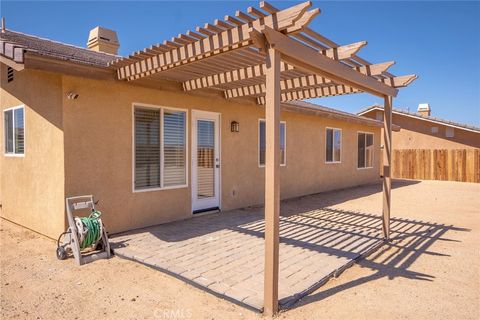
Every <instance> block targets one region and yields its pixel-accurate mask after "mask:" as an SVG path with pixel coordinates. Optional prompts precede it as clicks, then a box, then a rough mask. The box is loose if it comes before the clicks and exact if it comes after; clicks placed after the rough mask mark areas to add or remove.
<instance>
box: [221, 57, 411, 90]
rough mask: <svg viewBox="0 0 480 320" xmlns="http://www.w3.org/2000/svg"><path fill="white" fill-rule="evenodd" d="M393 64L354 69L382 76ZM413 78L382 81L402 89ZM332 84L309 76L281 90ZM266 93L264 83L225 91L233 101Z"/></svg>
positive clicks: (283, 85)
mask: <svg viewBox="0 0 480 320" xmlns="http://www.w3.org/2000/svg"><path fill="white" fill-rule="evenodd" d="M392 64H393V62H385V63H381V64H377V65H371V66H362V67H356V68H354V69H355V70H357V71H358V72H361V73H363V74H366V75H380V74H382V73H383V72H385V71H386V70H387V69H388V68H389V67H390V66H391V65H392ZM412 77H415V76H403V77H395V78H392V79H385V80H381V81H382V82H384V83H386V84H388V85H390V86H392V87H401V86H405V84H408V83H410V82H411V81H413V80H412V79H411V78H412ZM397 78H398V79H397ZM331 84H333V81H331V80H330V79H326V78H324V77H321V76H319V75H307V76H301V77H297V78H291V79H286V80H282V81H280V88H281V90H282V91H290V90H302V89H309V88H314V87H319V86H325V85H331ZM265 91H266V90H265V84H263V83H261V84H257V85H251V86H244V87H238V88H232V89H228V90H225V98H227V99H231V98H238V97H244V96H258V95H264V94H265Z"/></svg>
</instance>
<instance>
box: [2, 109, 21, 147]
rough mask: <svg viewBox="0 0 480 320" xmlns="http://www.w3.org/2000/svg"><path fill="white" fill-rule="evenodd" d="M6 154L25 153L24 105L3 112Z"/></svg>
mask: <svg viewBox="0 0 480 320" xmlns="http://www.w3.org/2000/svg"><path fill="white" fill-rule="evenodd" d="M3 119H4V120H3V121H4V142H5V155H24V154H25V108H24V107H23V106H21V107H16V108H12V109H7V110H5V111H4V112H3Z"/></svg>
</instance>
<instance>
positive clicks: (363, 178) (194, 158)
mask: <svg viewBox="0 0 480 320" xmlns="http://www.w3.org/2000/svg"><path fill="white" fill-rule="evenodd" d="M263 5H264V6H265V7H264V9H265V8H266V9H265V10H267V11H270V12H271V14H272V16H276V17H277V18H276V19H280V20H279V21H280V24H278V23H277V22H276V24H271V21H270V18H271V17H272V16H266V15H265V14H263V13H261V12H259V11H255V10H254V11H252V12H253V13H252V14H254V15H255V14H256V15H258V16H259V17H260V18H259V19H258V20H257V21H253V20H252V21H253V22H252V21H250V22H248V20H249V19H252V18H251V17H250V16H248V15H247V14H244V13H241V14H240V17H237V18H232V17H229V16H227V17H226V18H225V19H226V20H225V21H226V22H222V21H216V22H215V26H214V25H210V24H207V25H206V26H205V28H198V29H197V32H188V33H187V34H185V35H179V38H174V39H172V41H165V42H164V44H163V45H156V46H152V47H151V48H147V49H145V50H143V51H141V52H136V53H134V54H133V55H131V56H128V57H121V56H119V55H117V52H118V48H119V45H120V44H119V41H118V38H117V35H116V33H115V32H114V31H112V30H108V29H105V28H101V27H97V28H95V29H93V30H92V31H91V32H90V34H89V38H88V42H87V48H81V47H77V46H73V45H69V44H65V43H59V42H56V41H53V40H48V39H44V38H40V37H37V36H34V35H27V34H23V33H20V32H17V31H13V30H9V29H6V28H5V26H3V28H2V31H1V34H0V58H1V92H0V93H1V108H2V119H1V125H2V128H1V131H2V134H3V137H2V139H1V148H2V150H3V154H2V156H1V157H0V167H1V183H0V203H1V216H2V217H3V218H5V219H8V220H11V221H13V222H15V223H18V224H21V225H23V226H26V227H28V228H31V229H33V230H35V231H38V232H40V233H42V234H45V235H47V236H50V237H56V236H57V235H58V234H59V233H60V232H62V231H63V230H64V229H65V227H66V219H65V208H64V206H65V197H68V196H74V195H82V194H93V195H94V196H95V197H96V199H98V200H100V205H101V208H102V210H103V211H104V212H105V215H104V222H105V223H106V225H107V226H108V229H109V231H110V232H112V233H116V232H121V231H124V230H130V229H135V228H140V227H145V226H149V225H155V224H160V223H164V222H168V221H173V220H179V219H187V218H191V217H193V216H194V215H195V214H196V213H200V212H205V211H212V210H231V209H235V208H241V207H247V206H251V205H256V204H262V203H263V201H264V199H265V198H264V193H265V192H264V190H265V184H264V183H263V182H264V181H265V171H266V168H265V161H266V154H267V155H268V152H267V153H266V145H268V143H267V141H268V135H267V138H266V137H265V136H266V133H265V131H266V129H265V118H267V120H268V117H266V115H265V107H264V106H263V104H264V103H265V91H264V90H265V88H264V87H262V84H260V82H258V83H259V84H258V85H255V86H254V87H253V88H249V89H248V90H246V89H245V87H242V86H245V83H247V84H251V83H255V81H256V80H257V79H259V80H260V81H264V79H265V78H264V74H265V73H264V70H265V69H262V68H264V65H263V67H262V65H260V66H255V63H260V64H261V63H262V62H263V61H264V59H265V52H264V51H263V50H264V49H262V48H257V49H255V48H253V47H251V45H252V43H253V44H255V43H257V40H258V39H259V38H258V37H259V36H258V35H256V34H255V32H257V31H255V30H253V31H252V29H251V26H252V25H254V26H257V25H258V27H262V28H267V30H266V31H265V32H267V31H268V32H273V31H275V30H272V29H268V26H269V25H271V26H272V27H275V28H276V29H278V30H284V31H283V32H286V34H288V33H289V32H294V31H295V30H296V29H295V28H297V26H296V25H297V24H298V25H300V24H306V23H308V22H309V21H310V20H311V19H312V18H313V17H314V16H315V15H317V14H318V13H319V10H318V9H314V10H311V11H308V12H307V11H306V8H308V7H309V6H311V3H310V2H306V3H302V4H299V5H297V6H293V7H291V8H289V9H286V10H283V11H278V10H277V9H273V7H272V6H270V5H268V4H263ZM302 15H303V18H302V19H300V20H299V17H301V16H302ZM242 19H243V20H242ZM272 21H273V20H272ZM252 23H253V24H252ZM282 28H283V29H282ZM286 28H288V29H286ZM269 30H270V31H269ZM234 31H235V32H243V33H242V35H241V36H242V37H244V38H245V37H247V38H248V37H252V38H254V39H257V40H254V41H253V42H252V40H248V41H247V40H243V42H242V41H240V42H238V44H235V45H232V46H229V47H228V48H230V49H232V52H231V53H228V54H227V53H226V54H223V55H222V54H219V53H221V52H222V51H221V50H220V51H219V50H216V51H215V50H213V49H214V48H216V47H220V46H222V45H223V46H224V47H223V48H224V49H222V50H225V48H226V47H225V44H226V42H228V41H235V37H233V38H232V33H233V32H234ZM252 32H253V33H252ZM275 32H276V31H275ZM309 32H310V34H311V36H312V37H317V38H318V37H320V35H319V34H317V33H314V32H313V31H311V30H310V31H309ZM224 34H225V35H227V34H229V37H230V38H228V39H227V38H219V36H220V35H222V36H223V35H224ZM272 34H273V35H274V33H272ZM280 36H281V37H284V35H280ZM295 36H296V37H300V36H301V34H299V33H296V35H295ZM322 39H324V41H330V40H328V39H326V38H322ZM207 40H209V41H211V42H210V44H209V42H206V41H207ZM240 40H241V39H240ZM237 41H238V40H237ZM292 43H293V42H292ZM295 43H297V42H295ZM298 43H300V42H298ZM315 43H316V42H315V41H313V40H310V45H314V44H315ZM327 43H329V44H330V45H331V46H334V43H333V42H332V41H330V42H327ZM199 44H200V46H198V47H196V46H197V45H199ZM365 44H366V43H365V42H360V43H357V44H353V45H347V46H335V47H332V48H331V49H328V50H323V51H320V54H322V55H324V56H325V57H327V58H323V57H320V58H321V59H328V64H331V63H336V64H337V65H338V68H340V69H341V70H344V69H346V67H345V66H347V65H348V63H350V64H352V65H354V66H357V67H354V69H353V70H354V71H351V70H346V73H345V72H344V71H342V73H341V75H342V76H345V75H349V76H350V75H352V81H353V82H351V83H352V84H353V83H358V84H359V88H362V89H363V90H365V91H368V92H374V93H376V92H379V93H377V94H378V95H379V96H381V97H383V96H384V95H385V96H386V95H395V94H396V92H397V90H396V89H395V88H396V87H402V86H406V85H408V84H409V83H410V82H412V81H413V80H414V79H415V78H416V76H403V77H394V76H393V75H391V74H390V73H386V70H387V69H388V67H390V66H391V65H392V64H393V63H392V62H386V63H381V64H376V65H373V64H369V63H367V62H366V61H365V60H363V59H361V58H358V57H357V56H355V54H356V52H357V51H358V50H359V49H360V48H361V47H362V46H364V45H365ZM206 45H211V46H212V47H211V48H210V49H208V48H206V47H205V46H206ZM245 45H249V46H250V47H248V46H247V47H245V48H242V47H241V46H245ZM295 45H296V44H295ZM202 46H203V47H202ZM317 46H319V47H323V45H320V44H318V45H317ZM238 48H240V49H239V50H236V51H235V50H233V49H238ZM323 48H325V47H323ZM207 49H208V50H213V51H210V53H208V54H200V55H198V52H197V53H195V50H197V51H198V50H204V51H205V50H207ZM308 50H310V49H308ZM188 55H194V56H195V55H196V57H197V58H198V57H204V58H205V57H207V58H208V56H209V55H213V57H210V58H208V59H207V60H208V61H211V62H212V63H210V64H208V66H207V67H205V66H204V65H203V64H202V63H200V64H198V63H197V64H195V63H193V64H192V66H189V65H186V66H183V65H181V64H179V63H180V62H175V61H183V62H181V63H187V62H192V61H195V60H194V59H193V60H192V59H186V58H185V57H186V56H188ZM153 56H155V57H158V58H159V59H160V60H157V59H155V62H153V64H152V61H153V60H149V59H147V60H148V61H146V60H144V58H146V57H153ZM162 59H164V60H162ZM179 59H184V60H179ZM336 59H338V60H339V61H340V60H342V61H343V62H344V63H343V64H344V65H339V64H338V63H337V62H336ZM294 64H295V63H294ZM161 65H164V66H166V67H167V68H168V69H162V68H163V67H161ZM205 65H207V62H205ZM280 66H281V70H280V71H281V72H283V73H282V76H283V77H284V78H285V79H287V80H288V79H291V81H292V82H291V83H290V82H288V81H287V80H282V81H283V82H281V83H280V85H281V86H282V90H284V91H282V97H281V99H282V101H283V102H282V103H281V114H280V128H279V135H280V140H279V145H280V153H281V154H280V168H279V170H280V180H281V182H282V188H281V198H283V199H285V198H291V197H298V196H302V195H307V194H313V193H318V192H322V191H326V190H332V189H337V188H346V187H351V186H356V185H362V184H369V183H373V182H379V181H380V177H379V174H378V172H379V169H380V168H379V165H380V161H379V159H380V152H381V149H380V141H381V138H380V132H381V128H382V126H383V123H382V122H381V121H378V120H375V119H369V118H366V117H362V116H358V115H354V114H349V113H345V112H341V111H337V110H333V109H330V108H326V107H322V106H318V105H314V104H311V103H307V102H303V101H296V102H293V101H292V100H303V99H306V98H309V97H314V96H315V95H316V96H328V95H337V94H348V93H355V92H361V91H360V90H358V89H355V88H353V87H349V86H344V85H337V84H335V83H334V82H330V80H325V78H321V77H319V76H316V75H310V74H309V73H305V72H304V71H302V69H296V68H295V67H292V65H290V64H286V63H283V62H282V64H281V65H280ZM130 67H132V68H130ZM137 67H139V68H141V69H136V68H137ZM148 67H152V68H153V67H156V68H157V71H161V70H163V71H162V74H161V76H158V77H157V76H152V77H149V78H145V77H143V76H144V75H146V74H154V73H156V71H155V72H150V71H147V72H146V73H144V72H143V71H142V73H137V71H141V70H144V68H148ZM205 68H207V69H208V70H206V69H205ZM235 68H244V69H241V70H242V71H245V73H239V72H237V71H238V70H236V69H235ZM335 68H337V66H335ZM349 68H350V67H349ZM220 69H221V70H226V71H225V72H224V73H221V74H220V75H218V74H219V71H218V70H220ZM200 71H201V72H203V73H200ZM257 72H259V74H257ZM215 73H217V74H215ZM202 74H203V75H206V76H205V77H202V76H201V75H202ZM237 77H238V78H237ZM126 78H128V79H127V80H128V81H125V79H126ZM305 79H307V80H308V81H313V82H314V83H317V84H321V83H324V85H323V86H322V85H317V86H313V87H311V89H309V91H306V90H304V89H305V88H306V87H305V85H303V84H302V83H301V82H302V81H304V80H305ZM339 79H340V78H339ZM254 80H255V81H254ZM374 80H375V81H374ZM235 81H238V84H237V83H235ZM297 81H300V84H299V83H297ZM349 81H350V80H349ZM226 82H228V85H229V86H230V87H231V89H228V88H225V85H223V87H222V83H226ZM363 82H364V84H363ZM339 83H341V82H339ZM348 83H350V82H348ZM232 84H235V85H237V86H232ZM325 85H329V86H325ZM310 86H311V85H310ZM296 88H298V90H297V91H295V90H292V89H296ZM250 90H253V91H250ZM299 90H303V91H299ZM326 90H327V91H326ZM376 90H377V91H376ZM380 93H381V94H380ZM299 95H301V96H299ZM293 96H295V97H293ZM267 104H268V101H267ZM267 122H268V121H267ZM395 128H396V129H398V127H395ZM395 128H394V129H395ZM267 131H268V130H267ZM267 159H268V157H267ZM275 161H276V160H275ZM46 215H48V219H45V216H46Z"/></svg>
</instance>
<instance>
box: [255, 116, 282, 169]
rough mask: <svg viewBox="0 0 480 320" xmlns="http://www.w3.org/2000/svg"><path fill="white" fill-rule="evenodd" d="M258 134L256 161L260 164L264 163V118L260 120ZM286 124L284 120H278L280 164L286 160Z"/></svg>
mask: <svg viewBox="0 0 480 320" xmlns="http://www.w3.org/2000/svg"><path fill="white" fill-rule="evenodd" d="M258 136H259V142H258V146H259V155H258V163H259V164H260V165H261V166H264V165H265V150H266V136H265V120H260V122H259V128H258ZM285 139H286V124H285V122H280V164H281V165H285V164H286V162H287V153H286V140H285Z"/></svg>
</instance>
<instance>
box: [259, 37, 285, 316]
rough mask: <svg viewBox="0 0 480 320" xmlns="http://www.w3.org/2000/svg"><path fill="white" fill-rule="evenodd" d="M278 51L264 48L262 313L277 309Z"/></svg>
mask: <svg viewBox="0 0 480 320" xmlns="http://www.w3.org/2000/svg"><path fill="white" fill-rule="evenodd" d="M280 60H281V56H280V53H279V52H278V51H277V50H275V49H274V48H273V47H271V46H270V47H268V49H267V56H266V83H265V86H266V97H265V100H266V103H265V136H266V152H265V269H264V301H263V304H264V313H265V315H267V316H272V315H274V314H275V313H277V311H278V263H279V262H278V261H279V260H278V255H279V217H280V172H279V169H280Z"/></svg>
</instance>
